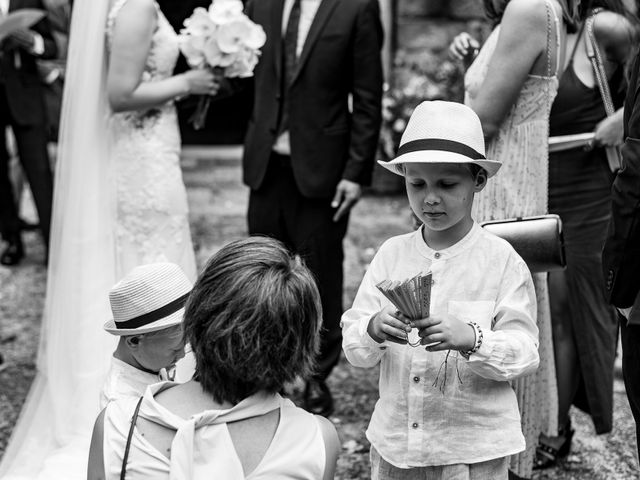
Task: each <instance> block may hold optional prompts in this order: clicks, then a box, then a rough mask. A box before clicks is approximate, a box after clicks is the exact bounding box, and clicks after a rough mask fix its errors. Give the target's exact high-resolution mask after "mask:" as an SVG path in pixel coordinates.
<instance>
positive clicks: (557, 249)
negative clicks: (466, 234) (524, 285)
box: [480, 214, 567, 273]
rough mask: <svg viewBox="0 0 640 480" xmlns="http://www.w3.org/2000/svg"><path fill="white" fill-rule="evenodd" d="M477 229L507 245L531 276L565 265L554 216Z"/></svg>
mask: <svg viewBox="0 0 640 480" xmlns="http://www.w3.org/2000/svg"><path fill="white" fill-rule="evenodd" d="M480 226H482V227H483V228H484V229H485V230H487V231H488V232H491V233H493V234H494V235H496V236H498V237H500V238H503V239H505V240H506V241H507V242H509V243H510V244H511V246H512V247H513V248H514V250H515V251H516V252H518V255H520V256H521V257H522V259H523V260H524V261H525V262H526V263H527V266H528V267H529V270H531V272H532V273H537V272H549V271H552V270H561V269H563V268H564V267H565V266H566V265H567V263H566V259H565V255H564V240H563V238H562V220H560V217H559V216H558V215H553V214H549V215H541V216H538V217H518V218H510V219H507V220H492V221H488V222H483V223H481V224H480Z"/></svg>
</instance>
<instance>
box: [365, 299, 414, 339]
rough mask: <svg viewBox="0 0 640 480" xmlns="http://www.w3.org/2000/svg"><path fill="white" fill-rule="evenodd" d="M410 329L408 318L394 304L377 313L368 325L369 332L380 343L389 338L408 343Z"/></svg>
mask: <svg viewBox="0 0 640 480" xmlns="http://www.w3.org/2000/svg"><path fill="white" fill-rule="evenodd" d="M410 331H411V327H410V326H409V325H408V319H407V318H406V317H405V316H404V315H402V314H401V313H400V312H397V311H396V309H395V308H394V307H392V306H387V307H385V308H383V309H382V310H380V311H379V312H378V313H376V314H375V316H374V317H373V318H372V319H371V320H369V325H368V326H367V333H368V334H369V336H370V337H371V338H373V339H374V340H375V341H376V342H378V343H382V342H384V341H385V340H389V341H390V342H394V343H399V344H401V345H404V344H406V343H407V334H408V333H409V332H410Z"/></svg>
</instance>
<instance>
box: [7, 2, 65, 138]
mask: <svg viewBox="0 0 640 480" xmlns="http://www.w3.org/2000/svg"><path fill="white" fill-rule="evenodd" d="M21 8H37V9H40V10H44V9H45V7H44V4H43V3H42V0H9V12H13V11H15V10H19V9H21ZM32 30H34V31H35V32H38V33H39V34H40V35H41V36H42V39H43V40H44V52H43V54H42V55H41V56H40V58H53V57H55V56H56V54H57V47H56V43H55V41H54V39H53V35H52V34H51V28H50V27H49V22H48V21H47V19H46V18H45V19H44V20H42V21H40V22H38V23H37V24H36V25H34V26H33V27H32ZM0 82H3V83H4V87H5V90H6V94H7V103H8V104H9V109H10V110H11V114H12V116H13V118H14V119H15V121H16V122H17V123H18V124H19V125H23V126H26V125H38V124H44V122H45V115H46V113H45V106H44V99H43V93H42V83H41V81H40V76H39V75H38V69H37V65H36V57H35V56H34V55H33V54H31V53H30V52H27V51H26V50H23V49H20V48H15V49H11V50H9V49H7V48H3V49H2V55H1V56H0Z"/></svg>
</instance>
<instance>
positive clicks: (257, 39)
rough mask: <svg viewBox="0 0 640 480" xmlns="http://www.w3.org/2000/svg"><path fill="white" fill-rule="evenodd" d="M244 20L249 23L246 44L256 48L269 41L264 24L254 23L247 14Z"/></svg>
mask: <svg viewBox="0 0 640 480" xmlns="http://www.w3.org/2000/svg"><path fill="white" fill-rule="evenodd" d="M244 20H245V22H247V24H248V25H249V35H247V38H245V39H244V44H245V45H246V46H247V47H249V48H252V49H254V50H258V49H260V48H262V47H263V46H264V44H265V42H266V41H267V34H266V33H264V29H263V28H262V25H258V24H256V23H253V22H252V21H251V20H250V19H249V17H247V16H244Z"/></svg>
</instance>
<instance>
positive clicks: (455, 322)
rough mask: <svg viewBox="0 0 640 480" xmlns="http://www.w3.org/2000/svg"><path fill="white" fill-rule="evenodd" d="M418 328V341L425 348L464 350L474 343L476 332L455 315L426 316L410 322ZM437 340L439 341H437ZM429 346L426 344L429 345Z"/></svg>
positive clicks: (431, 349)
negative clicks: (425, 346)
mask: <svg viewBox="0 0 640 480" xmlns="http://www.w3.org/2000/svg"><path fill="white" fill-rule="evenodd" d="M411 324H412V326H413V327H415V328H417V329H418V336H419V337H420V339H421V340H420V343H422V345H427V350H429V351H432V352H437V351H439V350H458V351H461V352H466V351H467V350H471V349H472V348H473V346H474V345H475V343H476V332H475V330H474V329H473V327H472V326H471V325H469V324H468V323H467V322H464V321H462V320H460V319H458V318H456V317H453V316H451V315H447V316H446V317H437V316H436V317H434V316H431V317H427V318H423V319H421V320H414V321H413V322H411ZM438 342H439V343H438ZM430 344H431V346H428V345H430Z"/></svg>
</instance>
